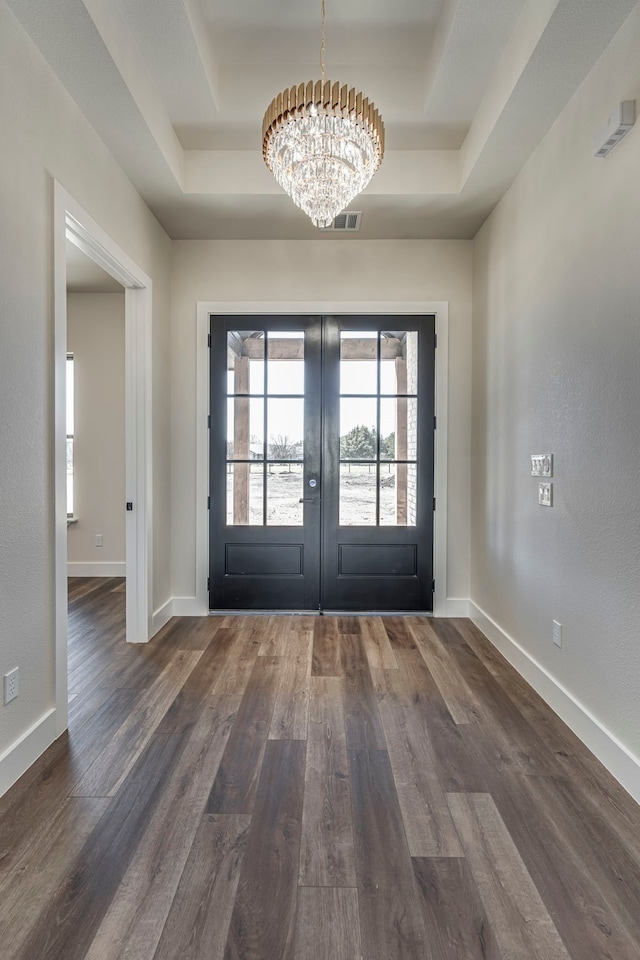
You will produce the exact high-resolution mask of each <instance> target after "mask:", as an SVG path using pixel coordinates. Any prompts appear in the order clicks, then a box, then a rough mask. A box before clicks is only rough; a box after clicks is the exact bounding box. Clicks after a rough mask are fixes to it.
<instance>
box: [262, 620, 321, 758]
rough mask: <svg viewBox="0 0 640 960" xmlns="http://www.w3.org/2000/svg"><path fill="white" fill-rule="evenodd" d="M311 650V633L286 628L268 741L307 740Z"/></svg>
mask: <svg viewBox="0 0 640 960" xmlns="http://www.w3.org/2000/svg"><path fill="white" fill-rule="evenodd" d="M292 619H293V618H292ZM312 649H313V633H302V632H300V631H293V630H290V631H289V634H288V637H287V645H286V647H285V655H284V658H283V662H282V667H281V678H280V686H279V688H278V693H277V695H276V702H275V705H274V710H273V717H272V718H271V727H270V729H269V739H270V740H306V739H307V724H308V722H309V683H310V680H311V654H312Z"/></svg>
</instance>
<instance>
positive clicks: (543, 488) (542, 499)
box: [538, 483, 553, 507]
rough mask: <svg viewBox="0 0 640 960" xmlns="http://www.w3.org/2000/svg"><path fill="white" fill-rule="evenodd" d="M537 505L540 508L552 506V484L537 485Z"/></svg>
mask: <svg viewBox="0 0 640 960" xmlns="http://www.w3.org/2000/svg"><path fill="white" fill-rule="evenodd" d="M538 503H539V504H540V505H541V506H542V507H551V506H553V484H552V483H539V484H538Z"/></svg>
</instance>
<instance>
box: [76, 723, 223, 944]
mask: <svg viewBox="0 0 640 960" xmlns="http://www.w3.org/2000/svg"><path fill="white" fill-rule="evenodd" d="M220 732H222V728H221V731H220ZM222 749H223V742H222V737H221V736H220V735H219V734H218V733H217V732H216V733H213V732H212V735H211V736H210V737H209V738H207V739H203V740H194V739H191V740H187V739H185V740H184V749H183V751H182V753H181V754H180V756H179V757H178V759H177V761H176V763H175V766H174V767H173V769H172V770H171V773H170V776H169V777H168V778H167V780H166V782H165V783H163V785H162V795H161V797H160V799H159V801H158V803H157V806H156V808H155V810H154V811H153V814H152V816H151V817H150V819H149V822H148V823H147V824H146V826H145V830H144V834H143V836H142V838H141V840H140V843H139V845H138V847H137V849H136V851H135V854H134V855H133V857H132V858H131V862H130V864H129V867H128V869H127V871H126V873H125V874H124V876H123V879H122V883H121V885H120V887H119V888H118V891H117V892H116V894H115V896H114V898H113V900H112V902H111V904H110V907H109V909H108V911H107V913H106V915H105V917H104V919H103V921H102V923H101V925H100V927H99V929H98V931H97V933H96V936H95V939H94V941H93V943H92V945H91V948H90V949H89V951H88V953H87V956H86V960H138V958H140V957H152V956H153V954H154V952H155V949H156V946H157V944H158V940H159V938H160V935H161V932H162V928H163V925H164V923H165V921H166V919H167V916H168V914H169V911H170V909H171V905H172V902H173V899H174V896H175V893H176V890H177V888H178V884H179V882H180V878H181V874H182V871H183V869H184V866H185V864H186V862H187V858H188V856H189V853H190V850H191V848H192V844H193V841H194V837H195V835H196V832H197V830H198V827H199V825H200V822H201V820H202V812H203V810H204V807H205V804H206V802H207V798H208V795H209V790H210V789H211V784H212V782H213V780H214V777H215V775H216V772H217V770H218V766H219V764H220V759H221V755H222Z"/></svg>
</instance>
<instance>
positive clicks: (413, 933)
mask: <svg viewBox="0 0 640 960" xmlns="http://www.w3.org/2000/svg"><path fill="white" fill-rule="evenodd" d="M349 768H350V776H351V795H352V807H353V826H354V839H355V849H356V871H357V879H358V900H359V905H360V929H361V933H362V952H363V956H364V957H366V958H367V960H389V958H393V960H424V957H425V956H428V953H427V950H428V940H427V935H426V930H425V924H424V912H423V908H422V903H421V897H420V893H419V891H418V889H417V885H416V881H415V878H414V875H413V868H412V866H411V858H410V856H409V850H408V848H407V843H406V840H405V835H404V829H403V825H402V817H401V815H400V808H399V806H398V798H397V794H396V789H395V784H394V780H393V774H392V772H391V765H390V763H389V757H388V756H387V754H386V752H385V751H382V750H363V751H354V750H350V751H349Z"/></svg>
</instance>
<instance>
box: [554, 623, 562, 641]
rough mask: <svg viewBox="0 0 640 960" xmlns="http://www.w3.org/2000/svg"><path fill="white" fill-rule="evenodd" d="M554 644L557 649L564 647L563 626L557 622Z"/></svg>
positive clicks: (555, 624)
mask: <svg viewBox="0 0 640 960" xmlns="http://www.w3.org/2000/svg"><path fill="white" fill-rule="evenodd" d="M553 642H554V643H555V645H556V647H561V646H562V624H561V623H558V621H557V620H554V621H553Z"/></svg>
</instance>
